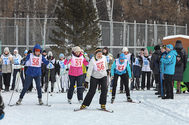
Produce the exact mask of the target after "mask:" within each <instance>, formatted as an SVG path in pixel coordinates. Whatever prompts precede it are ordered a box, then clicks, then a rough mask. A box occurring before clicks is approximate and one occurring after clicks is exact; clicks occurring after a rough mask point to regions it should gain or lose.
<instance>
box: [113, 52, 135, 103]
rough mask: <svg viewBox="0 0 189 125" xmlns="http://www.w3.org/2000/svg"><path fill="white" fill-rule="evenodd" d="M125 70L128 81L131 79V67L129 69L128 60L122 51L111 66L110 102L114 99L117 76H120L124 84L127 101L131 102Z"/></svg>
mask: <svg viewBox="0 0 189 125" xmlns="http://www.w3.org/2000/svg"><path fill="white" fill-rule="evenodd" d="M127 72H128V75H129V78H130V81H132V77H131V69H130V65H129V62H128V61H127V60H126V58H125V55H124V54H123V53H122V54H121V55H120V57H119V59H116V60H115V61H114V63H113V65H112V68H111V80H114V83H113V91H112V99H111V103H113V102H114V100H115V94H116V87H117V80H118V77H119V76H120V77H121V79H122V80H123V83H124V85H125V89H126V96H127V101H128V102H132V99H131V98H130V92H129V87H128V81H129V80H128V77H127V75H126V74H127Z"/></svg>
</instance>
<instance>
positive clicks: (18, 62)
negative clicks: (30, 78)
mask: <svg viewBox="0 0 189 125" xmlns="http://www.w3.org/2000/svg"><path fill="white" fill-rule="evenodd" d="M13 59H14V65H13V68H14V70H13V80H12V88H11V90H14V88H15V81H16V79H17V77H16V75H17V73H20V77H21V80H22V86H23V87H24V81H25V80H24V76H23V71H22V70H21V60H22V57H21V56H20V54H18V49H14V55H13Z"/></svg>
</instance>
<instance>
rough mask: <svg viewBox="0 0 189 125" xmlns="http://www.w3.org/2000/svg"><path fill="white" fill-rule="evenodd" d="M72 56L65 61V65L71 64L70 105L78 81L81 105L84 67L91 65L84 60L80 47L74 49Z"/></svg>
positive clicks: (78, 96) (78, 94)
mask: <svg viewBox="0 0 189 125" xmlns="http://www.w3.org/2000/svg"><path fill="white" fill-rule="evenodd" d="M72 51H73V52H72V55H70V56H68V57H67V59H66V60H65V61H64V65H68V64H69V63H70V62H71V65H70V69H69V73H68V74H69V80H70V88H69V90H68V94H67V97H68V103H69V104H71V99H72V96H73V92H74V85H75V82H76V81H77V99H78V101H79V102H80V103H82V102H83V86H82V80H83V69H82V65H83V64H84V65H85V66H86V65H88V64H89V63H88V62H87V60H86V59H85V58H84V56H83V54H82V53H81V48H80V47H79V46H76V47H73V48H72Z"/></svg>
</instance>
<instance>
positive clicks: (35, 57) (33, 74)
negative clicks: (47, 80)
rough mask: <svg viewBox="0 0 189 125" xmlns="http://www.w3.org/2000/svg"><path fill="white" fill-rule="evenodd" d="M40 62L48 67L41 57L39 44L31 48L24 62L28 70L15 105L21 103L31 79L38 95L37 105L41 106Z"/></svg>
mask: <svg viewBox="0 0 189 125" xmlns="http://www.w3.org/2000/svg"><path fill="white" fill-rule="evenodd" d="M41 61H43V63H44V64H45V65H48V64H49V62H48V61H47V60H46V59H45V58H44V57H43V56H42V54H41V46H40V45H39V44H36V45H35V46H34V48H33V53H30V54H29V55H27V58H26V61H25V62H24V64H27V66H28V69H27V71H26V79H25V83H24V88H23V90H22V92H21V94H20V96H19V100H18V101H17V102H16V104H17V105H20V104H21V102H22V99H23V97H24V95H25V93H26V91H27V90H28V88H29V86H30V84H31V82H32V81H33V79H35V83H36V88H37V93H38V99H39V104H40V105H42V104H43V102H42V93H41V87H40V80H41V79H40V78H41Z"/></svg>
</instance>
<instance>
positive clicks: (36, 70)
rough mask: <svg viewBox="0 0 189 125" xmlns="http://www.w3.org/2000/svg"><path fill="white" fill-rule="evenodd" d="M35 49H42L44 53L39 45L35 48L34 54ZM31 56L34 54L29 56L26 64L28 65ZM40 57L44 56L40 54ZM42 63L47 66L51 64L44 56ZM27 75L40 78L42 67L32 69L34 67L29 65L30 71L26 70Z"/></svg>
mask: <svg viewBox="0 0 189 125" xmlns="http://www.w3.org/2000/svg"><path fill="white" fill-rule="evenodd" d="M35 49H40V50H41V51H42V49H41V46H40V45H38V44H37V45H35V46H34V48H33V52H34V50H35ZM31 55H34V54H33V53H30V54H28V55H27V57H26V61H25V62H24V64H26V63H27V61H29V60H30V56H31ZM34 56H35V55H34ZM40 56H42V54H40ZM42 61H43V63H44V64H45V65H48V64H49V62H48V61H47V60H46V59H45V57H44V56H42ZM26 74H27V75H29V76H32V77H35V76H39V75H41V67H32V66H30V65H28V69H27V70H26Z"/></svg>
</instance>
